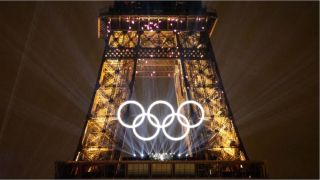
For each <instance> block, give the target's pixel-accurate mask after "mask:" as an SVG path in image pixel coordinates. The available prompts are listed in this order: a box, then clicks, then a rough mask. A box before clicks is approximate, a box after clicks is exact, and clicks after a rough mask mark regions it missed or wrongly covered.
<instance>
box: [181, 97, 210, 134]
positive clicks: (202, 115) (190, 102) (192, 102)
mask: <svg viewBox="0 0 320 180" xmlns="http://www.w3.org/2000/svg"><path fill="white" fill-rule="evenodd" d="M186 104H195V105H196V106H198V107H199V109H200V111H201V117H200V120H199V122H197V123H196V124H193V125H190V124H185V123H184V122H182V121H181V119H180V116H177V118H178V121H179V122H180V124H181V125H183V126H185V127H188V128H195V127H197V126H199V125H200V124H201V123H202V121H203V119H204V109H203V107H202V106H201V104H200V103H198V102H196V101H192V100H190V101H185V102H183V103H182V104H180V106H179V108H178V110H177V114H181V113H180V111H181V109H182V107H183V106H185V105H186Z"/></svg>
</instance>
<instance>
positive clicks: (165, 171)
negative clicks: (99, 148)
mask: <svg viewBox="0 0 320 180" xmlns="http://www.w3.org/2000/svg"><path fill="white" fill-rule="evenodd" d="M55 178H266V170H265V167H264V164H263V162H253V161H215V160H171V161H152V160H127V161H64V162H56V163H55Z"/></svg>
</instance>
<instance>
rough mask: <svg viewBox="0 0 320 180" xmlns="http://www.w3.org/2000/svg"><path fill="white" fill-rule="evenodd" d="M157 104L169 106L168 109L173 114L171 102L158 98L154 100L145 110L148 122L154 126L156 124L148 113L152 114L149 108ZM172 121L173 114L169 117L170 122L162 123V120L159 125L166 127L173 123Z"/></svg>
mask: <svg viewBox="0 0 320 180" xmlns="http://www.w3.org/2000/svg"><path fill="white" fill-rule="evenodd" d="M158 104H164V105H167V106H168V107H169V108H170V110H171V114H174V109H173V107H172V106H171V104H170V103H168V102H167V101H163V100H159V101H155V102H153V103H152V104H150V106H149V108H148V110H147V117H148V120H149V122H150V123H151V124H152V125H153V126H155V127H156V126H157V125H156V124H154V122H153V121H152V120H151V118H150V115H152V114H151V109H152V108H153V106H156V105H158ZM173 121H174V116H172V118H171V119H170V122H169V123H168V124H165V125H163V122H162V125H161V127H168V126H170V124H172V123H173ZM159 123H160V122H159Z"/></svg>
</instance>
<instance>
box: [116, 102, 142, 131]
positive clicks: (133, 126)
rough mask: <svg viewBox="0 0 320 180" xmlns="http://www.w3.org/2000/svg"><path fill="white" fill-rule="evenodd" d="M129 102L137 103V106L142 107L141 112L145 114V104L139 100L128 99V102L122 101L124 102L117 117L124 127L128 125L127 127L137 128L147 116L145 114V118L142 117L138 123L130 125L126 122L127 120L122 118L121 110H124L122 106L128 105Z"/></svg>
mask: <svg viewBox="0 0 320 180" xmlns="http://www.w3.org/2000/svg"><path fill="white" fill-rule="evenodd" d="M128 104H135V105H137V106H138V107H139V108H140V109H141V114H145V111H144V108H143V106H142V105H141V104H140V103H138V102H137V101H126V102H124V103H122V104H121V105H120V106H119V109H118V112H117V118H118V121H119V122H120V124H121V125H122V126H124V127H126V128H136V127H138V126H140V125H141V124H142V123H143V121H144V119H145V116H143V119H142V120H141V121H140V122H139V123H137V124H133V125H128V124H126V123H125V122H123V120H122V118H121V110H122V108H123V107H124V106H126V105H128Z"/></svg>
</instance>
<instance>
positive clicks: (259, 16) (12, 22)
mask: <svg viewBox="0 0 320 180" xmlns="http://www.w3.org/2000/svg"><path fill="white" fill-rule="evenodd" d="M110 4H111V2H97V3H90V2H68V3H67V2H55V3H53V2H51V3H50V2H38V3H30V2H29V3H25V2H23V3H22V2H12V3H8V2H0V22H1V25H0V27H1V28H0V42H1V43H0V62H1V66H0V67H1V71H0V73H1V76H0V78H1V81H0V82H1V88H0V99H1V101H0V102H1V103H0V178H52V177H53V176H54V161H56V160H72V158H73V156H74V153H75V150H76V147H77V145H78V142H79V138H80V135H81V131H82V128H83V125H84V123H85V120H86V114H87V112H88V108H89V104H90V101H91V97H92V95H93V92H94V87H95V83H96V79H97V76H98V70H99V65H100V62H101V57H102V53H103V47H104V43H103V40H101V39H98V38H97V17H98V14H99V10H100V9H101V8H104V7H108V6H109V5H110ZM206 4H207V5H208V9H210V10H213V9H216V11H217V13H218V16H219V21H218V24H217V26H216V30H215V32H214V34H213V38H212V43H213V47H214V51H215V53H216V58H217V62H218V66H219V68H220V71H221V76H222V79H223V83H224V86H225V89H226V93H227V96H228V98H229V101H230V105H231V108H232V110H233V113H234V116H235V121H236V125H237V126H238V129H239V133H240V137H241V139H242V141H243V143H244V147H245V148H246V151H247V153H248V155H249V158H250V159H251V160H263V161H264V162H265V163H266V166H267V172H268V175H269V177H273V178H302V177H304V178H306V177H313V178H316V177H319V171H318V168H319V165H318V162H319V105H318V100H319V94H318V92H319V90H318V83H319V79H318V68H319V63H318V62H319V57H318V49H319V46H318V40H319V35H318V33H319V17H318V15H319V10H318V7H319V3H318V2H241V3H240V2H220V3H213V2H207V3H206Z"/></svg>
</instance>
